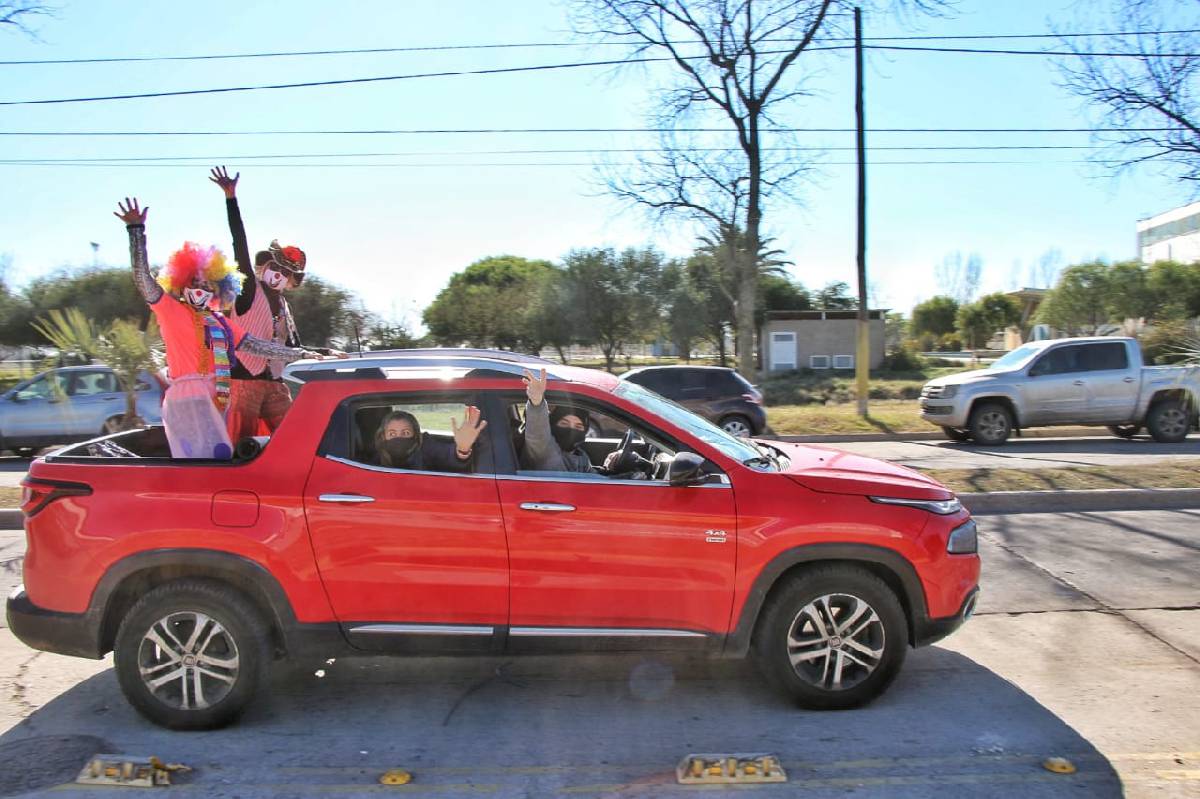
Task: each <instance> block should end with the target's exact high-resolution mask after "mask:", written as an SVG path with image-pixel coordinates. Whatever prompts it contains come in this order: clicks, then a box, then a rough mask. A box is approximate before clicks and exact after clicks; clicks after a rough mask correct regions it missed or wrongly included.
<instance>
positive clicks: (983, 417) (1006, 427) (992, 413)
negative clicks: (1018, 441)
mask: <svg viewBox="0 0 1200 799" xmlns="http://www.w3.org/2000/svg"><path fill="white" fill-rule="evenodd" d="M967 428H968V429H969V430H970V431H971V438H973V439H975V443H976V444H983V445H984V446H996V445H998V444H1003V443H1004V442H1005V441H1008V437H1009V436H1010V435H1012V429H1013V418H1012V414H1011V413H1010V412H1009V410H1008V408H1006V407H1004V406H1003V405H1001V404H1000V403H998V402H985V403H983V404H981V405H977V406H976V407H975V410H973V411H971V420H970V421H969V422H968V423H967Z"/></svg>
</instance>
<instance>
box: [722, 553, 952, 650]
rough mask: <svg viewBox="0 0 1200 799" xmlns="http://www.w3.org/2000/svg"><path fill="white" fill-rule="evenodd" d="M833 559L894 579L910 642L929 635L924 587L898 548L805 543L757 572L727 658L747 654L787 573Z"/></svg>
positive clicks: (734, 632)
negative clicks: (764, 612) (769, 599)
mask: <svg viewBox="0 0 1200 799" xmlns="http://www.w3.org/2000/svg"><path fill="white" fill-rule="evenodd" d="M830 561H836V562H841V563H848V564H850V565H863V566H866V567H867V569H868V570H869V571H872V572H874V573H876V574H879V573H880V572H883V574H882V575H881V576H884V577H885V579H887V577H888V576H890V577H891V578H893V579H890V580H887V581H888V582H889V583H890V584H892V587H893V588H896V587H899V589H900V590H899V596H898V599H899V600H900V603H901V605H902V606H903V607H904V611H905V616H906V617H907V618H908V626H909V640H910V642H913V643H914V644H916V643H918V642H921V641H922V640H923V639H924V638H925V637H926V636H925V634H924V631H925V628H926V627H927V626H928V623H929V613H928V610H927V605H926V603H925V589H924V587H923V586H922V585H921V578H920V577H918V576H917V570H916V569H915V568H914V567H913V565H912V563H910V562H909V561H908V559H907V558H905V557H904V556H903V555H901V554H900V553H898V552H896V551H895V550H891V549H887V548H885V547H879V546H873V545H871V544H804V545H801V546H796V547H792V548H790V549H785V550H784V551H783V552H780V553H779V554H778V555H776V556H775V557H774V558H772V559H771V560H770V561H769V562H768V563H767V565H766V566H764V567H763V568H762V570H761V571H760V572H759V573H758V577H756V578H755V579H754V585H753V586H751V588H750V593H749V594H748V595H747V596H746V601H745V603H743V605H742V611H741V613H740V614H739V616H738V621H737V626H736V627H734V630H733V632H732V633H731V634H730V635H729V637H728V638H727V639H726V641H725V650H724V653H723V654H724V655H725V656H726V657H745V656H746V654H747V653H748V652H749V650H750V639H751V637H752V636H753V634H754V627H755V625H756V624H757V623H758V617H759V614H760V612H761V611H762V606H763V603H764V602H765V601H766V599H767V596H768V595H769V594H770V592H771V589H772V588H774V586H775V585H776V584H777V583H778V582H779V578H780V577H782V576H783V574H784V573H785V572H787V571H788V570H789V569H792V568H794V567H796V566H800V565H803V564H815V563H823V562H830Z"/></svg>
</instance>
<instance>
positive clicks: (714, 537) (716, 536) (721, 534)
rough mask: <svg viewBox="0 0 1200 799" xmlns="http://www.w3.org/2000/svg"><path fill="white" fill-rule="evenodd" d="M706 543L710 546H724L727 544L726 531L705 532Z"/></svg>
mask: <svg viewBox="0 0 1200 799" xmlns="http://www.w3.org/2000/svg"><path fill="white" fill-rule="evenodd" d="M704 541H705V542H706V543H709V544H724V543H725V531H724V530H705V531H704Z"/></svg>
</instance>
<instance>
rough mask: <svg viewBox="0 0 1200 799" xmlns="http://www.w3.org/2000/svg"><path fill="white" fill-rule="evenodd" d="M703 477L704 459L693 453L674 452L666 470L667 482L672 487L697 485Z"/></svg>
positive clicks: (704, 475)
mask: <svg viewBox="0 0 1200 799" xmlns="http://www.w3.org/2000/svg"><path fill="white" fill-rule="evenodd" d="M705 477H707V475H706V474H705V473H704V458H701V457H700V456H699V455H697V454H696V453H694V452H676V453H675V457H674V458H672V459H671V468H670V469H668V470H667V482H669V483H670V484H671V485H673V486H686V485H697V484H699V483H701V482H703V481H704V478H705Z"/></svg>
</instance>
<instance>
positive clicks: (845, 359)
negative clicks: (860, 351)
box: [833, 355, 854, 369]
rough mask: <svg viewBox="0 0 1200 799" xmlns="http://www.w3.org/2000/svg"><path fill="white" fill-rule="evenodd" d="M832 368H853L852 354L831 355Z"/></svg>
mask: <svg viewBox="0 0 1200 799" xmlns="http://www.w3.org/2000/svg"><path fill="white" fill-rule="evenodd" d="M833 368H834V369H853V368H854V356H853V355H835V356H833Z"/></svg>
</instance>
